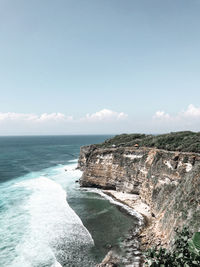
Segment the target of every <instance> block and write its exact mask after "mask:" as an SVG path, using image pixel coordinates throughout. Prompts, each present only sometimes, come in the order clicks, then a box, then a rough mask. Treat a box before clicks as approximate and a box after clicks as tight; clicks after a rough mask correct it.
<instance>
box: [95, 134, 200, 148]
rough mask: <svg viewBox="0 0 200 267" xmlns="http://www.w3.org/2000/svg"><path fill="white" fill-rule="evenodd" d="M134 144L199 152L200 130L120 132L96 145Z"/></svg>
mask: <svg viewBox="0 0 200 267" xmlns="http://www.w3.org/2000/svg"><path fill="white" fill-rule="evenodd" d="M134 145H138V146H140V147H155V148H159V149H165V150H169V151H184V152H195V153H200V132H198V133H195V132H190V131H183V132H172V133H168V134H161V135H146V134H121V135H116V136H115V137H113V138H111V139H108V140H106V141H105V142H104V143H102V144H98V145H97V147H102V148H109V147H130V146H134Z"/></svg>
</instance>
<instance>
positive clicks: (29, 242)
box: [11, 166, 94, 267]
mask: <svg viewBox="0 0 200 267" xmlns="http://www.w3.org/2000/svg"><path fill="white" fill-rule="evenodd" d="M68 167H69V166H68ZM60 168H61V169H63V172H64V168H65V167H60ZM70 168H71V171H72V169H73V166H71V167H70ZM16 186H18V187H25V188H26V189H28V190H31V191H32V194H31V195H30V198H29V200H28V203H27V204H26V205H25V206H24V209H25V210H26V211H27V212H28V214H29V223H28V227H27V231H26V233H25V234H24V238H23V240H22V242H21V243H20V244H19V245H18V247H17V254H18V257H16V258H15V260H14V262H13V264H12V265H11V266H13V267H18V266H23V267H31V266H42V265H43V264H44V265H45V264H46V265H45V266H51V267H58V266H59V267H60V266H61V264H60V263H59V261H60V260H59V259H63V258H64V257H66V254H67V258H68V259H69V260H70V257H73V260H74V258H75V257H77V261H78V260H79V259H78V257H79V249H80V248H81V247H91V246H93V245H94V242H93V239H92V237H91V235H90V233H89V232H88V230H87V229H86V228H85V227H84V225H83V224H82V221H81V220H80V218H79V217H78V216H77V215H76V213H75V212H74V211H73V210H72V209H71V208H70V206H69V205H68V203H67V201H66V192H65V191H64V190H63V189H62V187H61V185H59V184H57V183H56V182H54V181H52V180H51V179H48V178H46V177H39V178H36V179H31V180H26V181H22V182H19V183H18V184H17V185H16ZM86 250H87V249H86ZM66 252H67V253H66ZM66 260H67V259H65V261H66Z"/></svg>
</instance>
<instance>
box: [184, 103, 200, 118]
mask: <svg viewBox="0 0 200 267" xmlns="http://www.w3.org/2000/svg"><path fill="white" fill-rule="evenodd" d="M182 116H184V117H193V118H200V107H199V108H198V107H195V106H194V105H192V104H190V105H189V106H188V108H187V110H186V111H183V112H182Z"/></svg>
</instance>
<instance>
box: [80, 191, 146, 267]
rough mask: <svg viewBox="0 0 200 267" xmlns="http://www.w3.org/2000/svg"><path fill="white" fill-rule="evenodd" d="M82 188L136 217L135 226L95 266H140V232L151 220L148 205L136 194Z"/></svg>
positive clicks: (141, 257)
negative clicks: (136, 222)
mask: <svg viewBox="0 0 200 267" xmlns="http://www.w3.org/2000/svg"><path fill="white" fill-rule="evenodd" d="M82 190H85V191H88V192H94V193H96V194H99V195H101V196H102V197H103V198H106V199H107V200H109V201H110V202H111V204H113V205H116V206H118V207H119V208H120V210H121V212H125V213H126V214H127V215H129V216H132V217H133V218H134V219H136V218H137V220H138V224H137V227H134V228H131V229H130V230H129V231H128V232H127V234H126V236H122V240H121V241H120V244H118V246H115V247H113V248H111V250H110V251H109V252H108V253H107V254H106V255H105V257H104V259H103V260H102V262H101V263H99V264H97V265H96V267H114V266H126V267H141V266H143V263H144V257H143V254H142V251H141V237H140V235H141V233H142V232H143V229H145V228H146V227H147V225H149V223H150V221H151V213H150V210H149V207H148V206H147V205H146V204H144V203H143V202H142V201H141V200H140V199H139V196H138V195H133V194H128V193H122V192H117V191H114V190H101V189H98V188H84V187H82Z"/></svg>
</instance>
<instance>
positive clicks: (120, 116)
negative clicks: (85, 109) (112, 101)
mask: <svg viewBox="0 0 200 267" xmlns="http://www.w3.org/2000/svg"><path fill="white" fill-rule="evenodd" d="M127 117H128V115H127V114H125V113H124V112H116V111H112V110H109V109H102V110H100V111H98V112H96V113H93V114H86V116H85V117H84V118H82V120H85V121H94V122H95V121H116V120H124V119H126V118H127Z"/></svg>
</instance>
